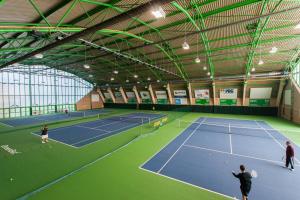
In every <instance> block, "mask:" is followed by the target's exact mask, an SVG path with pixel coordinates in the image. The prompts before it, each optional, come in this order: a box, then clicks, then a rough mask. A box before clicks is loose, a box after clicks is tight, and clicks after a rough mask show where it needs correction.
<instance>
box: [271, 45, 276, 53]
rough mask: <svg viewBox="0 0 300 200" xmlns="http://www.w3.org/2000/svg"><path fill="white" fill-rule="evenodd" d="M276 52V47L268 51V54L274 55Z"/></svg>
mask: <svg viewBox="0 0 300 200" xmlns="http://www.w3.org/2000/svg"><path fill="white" fill-rule="evenodd" d="M277 51H278V48H277V47H275V46H274V47H272V49H271V50H270V51H269V52H270V53H276V52H277Z"/></svg>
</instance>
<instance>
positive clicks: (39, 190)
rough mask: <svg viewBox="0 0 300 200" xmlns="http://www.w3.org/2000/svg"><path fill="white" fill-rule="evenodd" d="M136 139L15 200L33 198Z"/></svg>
mask: <svg viewBox="0 0 300 200" xmlns="http://www.w3.org/2000/svg"><path fill="white" fill-rule="evenodd" d="M138 139H139V137H136V138H134V139H133V140H131V141H129V142H128V143H126V144H124V145H122V146H120V147H119V148H117V149H115V150H113V151H111V152H109V153H107V154H105V155H103V156H101V157H99V158H97V159H96V160H94V161H91V162H89V163H87V164H85V165H83V166H82V167H80V168H77V169H75V170H73V171H71V172H70V173H67V174H65V175H64V176H61V177H60V178H58V179H55V180H53V181H52V182H50V183H48V184H46V185H44V186H42V187H40V188H38V189H36V190H34V191H32V192H29V193H27V194H25V195H23V196H21V197H19V198H17V200H25V199H28V198H29V197H31V196H33V195H35V194H37V193H39V192H41V191H43V190H45V189H47V188H49V187H51V186H52V185H55V184H56V183H59V182H61V181H62V180H64V179H66V178H68V177H70V176H73V175H75V174H77V173H78V172H80V171H82V170H84V169H86V168H88V167H89V166H92V165H93V164H95V163H97V162H98V161H100V160H103V159H105V158H106V157H109V156H111V155H113V154H114V153H116V152H118V151H120V150H122V149H123V148H125V147H127V146H129V145H130V144H131V143H133V142H135V141H136V140H138Z"/></svg>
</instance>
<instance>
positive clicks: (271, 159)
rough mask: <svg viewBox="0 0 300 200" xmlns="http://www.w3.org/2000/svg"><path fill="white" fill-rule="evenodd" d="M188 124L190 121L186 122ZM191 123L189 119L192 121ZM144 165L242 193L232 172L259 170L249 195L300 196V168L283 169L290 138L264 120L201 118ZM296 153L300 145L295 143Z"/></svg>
mask: <svg viewBox="0 0 300 200" xmlns="http://www.w3.org/2000/svg"><path fill="white" fill-rule="evenodd" d="M181 123H184V122H181ZM186 123H187V122H186ZM185 127H187V128H186V129H185V130H184V131H183V132H182V133H181V134H180V135H179V136H178V137H176V138H175V139H174V140H173V141H171V142H170V143H169V144H168V145H167V146H165V147H164V148H163V149H162V150H160V151H159V152H158V153H157V154H156V155H154V156H153V157H152V158H151V159H150V160H148V161H147V162H146V163H145V164H143V166H142V167H141V168H142V169H144V170H147V171H150V172H152V173H155V174H157V175H162V176H165V177H168V178H171V179H175V180H178V181H180V182H184V183H187V184H191V185H193V186H196V187H200V188H203V189H206V190H209V191H212V192H216V193H219V194H221V195H224V196H228V197H231V198H233V197H236V198H238V199H240V198H241V194H240V190H239V180H238V179H236V178H234V177H233V176H232V174H231V171H232V170H234V171H235V172H238V171H239V166H240V164H244V165H245V166H246V168H247V169H248V171H251V170H255V171H257V174H258V176H257V178H253V179H252V190H251V192H250V195H249V199H253V200H254V199H256V200H262V199H272V200H283V199H288V200H299V199H300V193H299V191H298V189H299V186H300V170H299V168H298V166H299V164H300V163H299V160H298V159H295V165H296V168H295V171H293V172H292V171H290V170H288V169H285V168H283V167H282V166H283V165H284V163H283V161H282V156H283V155H284V154H285V142H286V141H287V140H288V139H287V138H286V137H285V136H283V135H282V134H281V133H280V132H278V131H276V130H275V129H273V128H272V127H271V126H269V125H268V124H266V123H265V122H263V121H251V120H234V119H221V118H199V119H198V120H197V121H195V122H192V123H191V122H190V123H189V125H188V126H185ZM294 147H295V151H296V155H297V152H300V148H299V147H297V146H295V144H294Z"/></svg>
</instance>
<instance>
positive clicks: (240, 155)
mask: <svg viewBox="0 0 300 200" xmlns="http://www.w3.org/2000/svg"><path fill="white" fill-rule="evenodd" d="M184 146H185V147H189V148H194V149H201V150H205V151H213V152H217V153H222V154H227V155H232V156H238V157H244V158H251V159H254V160H260V161H266V162H271V163H277V164H278V163H279V164H284V162H281V161H276V160H269V159H264V158H257V157H254V156H246V155H242V154H237V153H232V154H231V153H228V152H226V151H220V150H215V149H209V148H205V147H198V146H194V145H187V144H186V145H184ZM295 166H300V165H295Z"/></svg>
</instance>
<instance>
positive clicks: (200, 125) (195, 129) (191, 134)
mask: <svg viewBox="0 0 300 200" xmlns="http://www.w3.org/2000/svg"><path fill="white" fill-rule="evenodd" d="M205 119H206V118H204V120H203V121H202V122H200V123H199V125H198V126H197V127H196V128H195V129H194V130H193V132H192V133H191V134H190V135H189V136H188V137H187V138H186V139H185V140H184V141H183V143H182V144H181V145H180V146H179V147H178V149H177V150H176V151H175V152H174V153H173V155H172V156H171V157H170V158H169V159H168V160H167V162H166V163H165V164H164V165H163V166H162V167H161V168H160V169H159V170H158V171H157V173H160V172H161V171H162V170H163V169H164V167H165V166H166V165H167V164H168V163H169V162H170V161H171V160H172V158H173V157H174V156H175V155H176V153H177V152H178V151H179V150H180V149H181V147H182V146H183V145H184V144H185V143H186V141H188V140H189V139H190V138H191V137H192V136H193V135H194V134H195V132H196V131H197V129H198V128H199V127H200V126H201V124H202V123H204V121H205Z"/></svg>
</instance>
